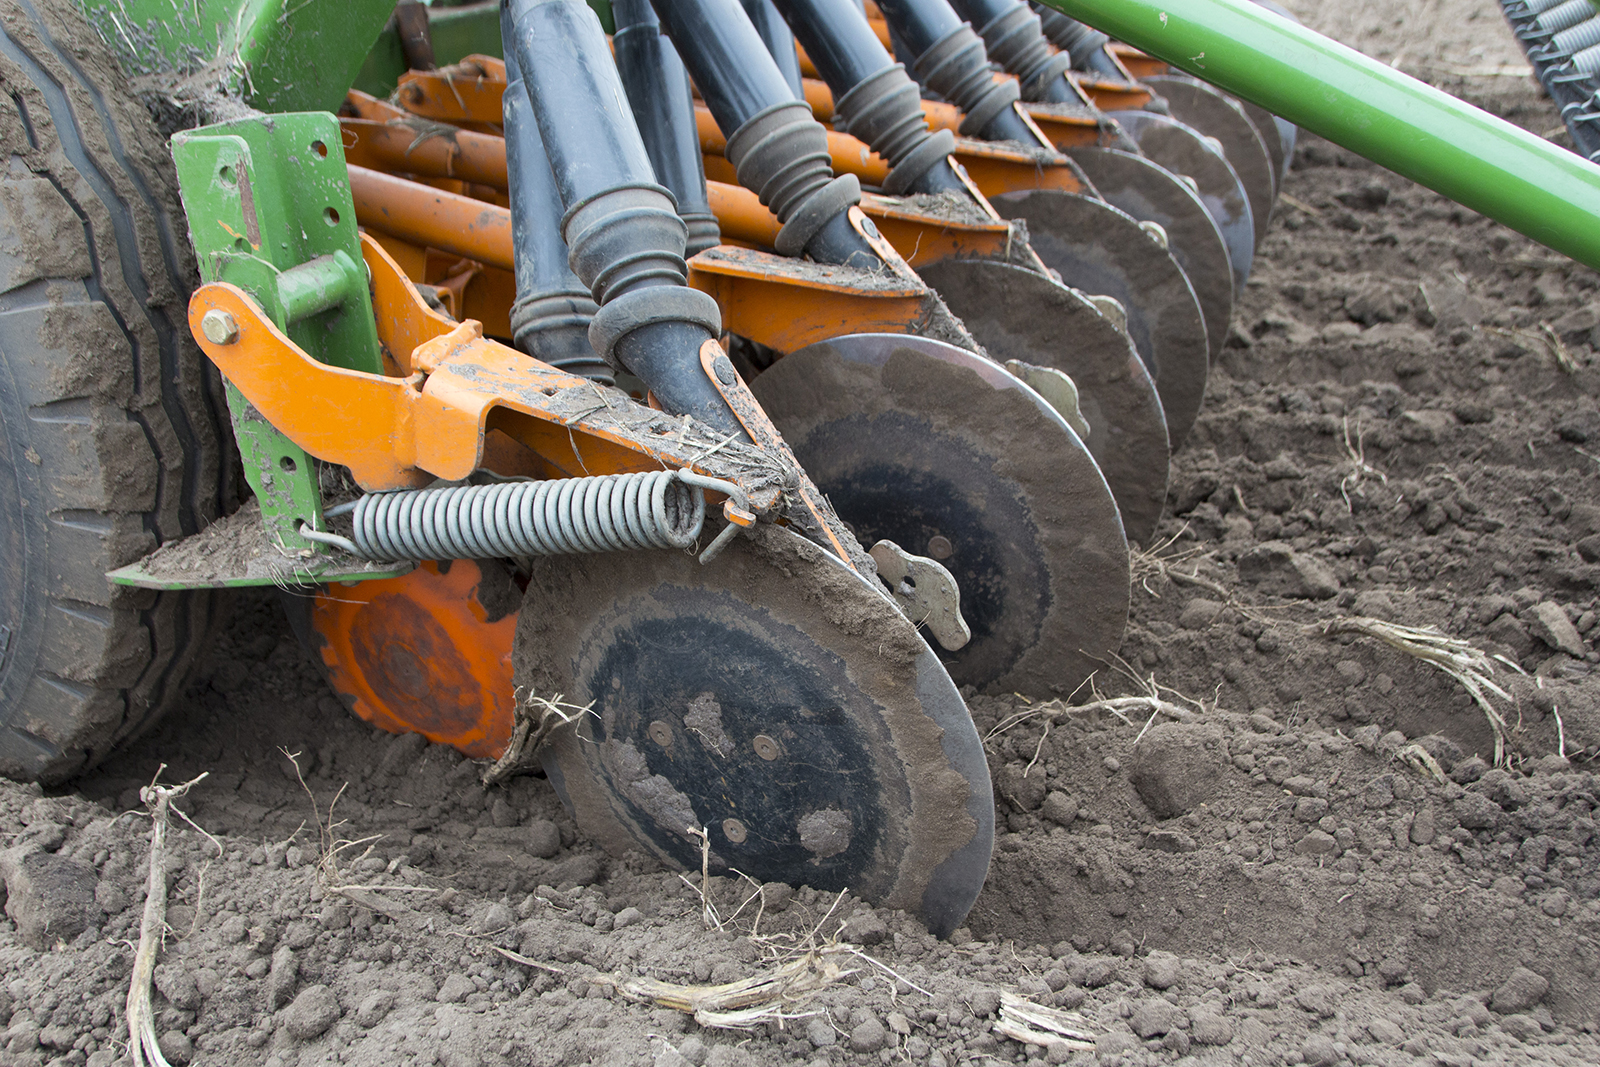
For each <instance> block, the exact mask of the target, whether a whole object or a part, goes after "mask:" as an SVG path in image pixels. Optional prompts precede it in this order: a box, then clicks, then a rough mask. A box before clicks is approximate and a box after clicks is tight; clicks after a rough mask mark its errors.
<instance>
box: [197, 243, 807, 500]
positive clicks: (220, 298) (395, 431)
mask: <svg viewBox="0 0 1600 1067" xmlns="http://www.w3.org/2000/svg"><path fill="white" fill-rule="evenodd" d="M362 253H363V256H364V258H365V259H366V263H367V267H368V269H369V270H370V271H371V273H372V285H373V305H374V307H376V308H378V309H380V310H379V314H378V316H377V325H378V337H379V341H380V343H381V344H382V345H383V347H384V350H385V354H386V356H388V357H389V359H390V360H391V361H392V365H393V366H394V367H395V369H396V371H397V375H396V376H384V375H377V374H365V373H362V372H360V371H352V370H345V369H344V368H341V367H334V366H331V365H329V364H326V363H320V362H318V361H317V360H315V359H312V358H311V357H310V356H309V355H307V354H306V353H305V352H304V351H303V350H302V349H300V348H299V347H297V346H296V345H295V344H294V342H292V341H290V340H289V338H288V337H286V336H285V335H284V334H283V333H282V332H281V331H280V330H279V329H278V328H277V327H276V326H275V325H274V324H273V323H272V321H271V320H270V319H268V318H267V317H266V316H265V315H264V314H263V313H262V311H261V309H260V307H259V306H258V305H257V304H256V303H255V302H254V301H253V300H251V299H250V298H249V297H248V296H247V295H246V294H245V293H244V292H243V291H242V290H240V289H238V288H236V287H234V286H232V285H228V284H226V283H213V284H210V285H203V286H201V287H200V288H199V289H198V290H196V292H195V294H194V297H193V298H192V299H191V300H190V302H189V326H190V329H191V331H192V332H193V333H194V334H195V336H196V338H197V339H198V340H199V343H200V345H201V347H202V348H203V349H204V350H205V353H206V355H207V356H209V357H210V358H211V360H212V361H213V362H215V363H216V364H217V366H218V368H220V369H221V370H222V372H223V374H225V375H226V376H227V377H228V380H229V381H230V382H232V383H233V384H234V385H236V386H237V387H238V388H239V390H240V391H241V392H242V393H243V394H244V395H245V397H246V398H247V399H248V400H249V401H250V403H251V404H252V405H254V406H255V407H256V408H257V409H258V410H260V412H261V413H262V415H263V416H265V417H266V418H267V420H268V421H270V422H271V423H272V424H273V425H274V426H276V427H277V428H278V429H280V430H282V431H283V433H284V434H285V435H286V436H288V437H289V439H290V440H292V441H294V442H295V444H297V445H299V446H300V447H301V448H304V449H305V450H306V451H307V452H309V453H310V454H312V455H314V456H316V457H318V458H319V459H322V460H325V461H327V462H330V463H336V464H342V465H344V466H347V467H349V468H350V471H351V474H352V476H353V477H354V478H355V480H356V481H357V483H358V484H360V485H361V487H362V488H363V489H367V490H383V489H403V488H414V487H417V486H420V485H425V484H427V483H428V482H430V481H431V480H432V479H433V478H435V477H437V478H444V479H446V480H448V481H459V480H461V479H463V478H465V477H467V475H469V474H471V473H472V472H473V471H475V470H477V469H479V468H480V467H488V468H490V469H493V470H496V471H498V472H499V473H502V474H530V475H538V476H543V477H576V476H580V475H586V474H614V473H622V472H628V471H651V470H662V469H667V468H681V467H688V468H690V469H699V470H702V473H709V474H715V476H718V477H721V476H722V475H721V474H720V473H717V472H713V471H710V470H707V469H703V468H698V467H696V466H695V464H694V462H693V460H692V456H691V455H690V446H688V445H685V444H682V443H680V442H678V440H677V436H676V435H675V434H674V432H673V430H672V429H663V430H661V431H660V432H659V433H658V432H656V431H655V430H652V429H650V428H649V424H648V420H645V421H641V420H638V419H633V420H629V419H628V418H625V417H620V416H623V415H626V414H627V412H625V411H620V410H619V409H615V408H613V406H612V402H611V401H610V400H609V399H608V398H607V397H606V396H605V395H604V394H603V393H601V392H600V391H598V390H597V389H596V387H595V386H594V385H593V383H591V382H590V381H589V380H588V379H586V378H580V377H577V376H575V375H571V374H566V373H564V372H562V371H559V370H557V369H555V368H554V367H551V366H549V365H548V364H545V363H541V362H539V361H538V360H535V359H531V358H530V357H528V356H525V355H523V354H522V353H520V352H517V351H516V350H514V349H511V348H508V347H506V346H504V345H501V344H498V343H497V342H494V341H491V340H488V339H486V338H484V337H483V336H482V327H481V326H480V324H479V323H478V322H476V321H473V320H468V321H465V322H459V323H458V322H452V321H450V320H449V319H447V318H445V317H444V316H442V315H440V314H439V313H438V312H436V311H434V310H432V309H431V308H429V307H428V305H427V304H426V303H425V302H424V301H423V299H422V297H421V295H420V294H419V293H418V292H417V290H416V287H415V286H414V285H413V284H412V283H411V280H410V279H409V278H407V277H406V275H405V273H404V272H403V271H402V270H401V269H400V266H399V264H398V263H396V262H395V261H394V259H393V258H391V257H390V256H389V255H388V253H387V252H385V251H384V250H383V248H382V246H381V245H380V244H379V243H378V242H377V241H376V240H375V239H374V238H372V237H371V236H370V235H363V237H362ZM213 310H216V311H222V312H226V313H227V314H228V315H230V316H232V318H233V321H234V323H235V324H236V328H237V336H236V339H235V340H234V341H232V342H230V343H228V344H218V343H216V342H214V341H211V340H209V339H208V338H206V337H205V335H204V333H203V332H202V331H201V330H200V321H201V319H202V318H203V317H204V316H205V314H206V313H207V312H209V311H213ZM601 412H606V415H601V414H600V413H601ZM675 428H676V427H675V426H674V428H673V429H675ZM750 497H751V500H752V502H753V503H754V504H755V506H756V507H757V508H758V509H760V510H765V509H766V508H768V507H770V506H771V505H772V503H773V502H774V501H775V499H776V497H775V495H774V493H773V491H771V490H761V489H754V488H753V489H752V490H751V492H750Z"/></svg>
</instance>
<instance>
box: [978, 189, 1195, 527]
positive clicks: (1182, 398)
mask: <svg viewBox="0 0 1600 1067" xmlns="http://www.w3.org/2000/svg"><path fill="white" fill-rule="evenodd" d="M992 202H993V204H994V206H995V210H996V211H998V212H1000V214H1001V215H1002V216H1004V217H1005V218H1008V219H1015V218H1020V219H1024V220H1026V221H1027V223H1028V244H1029V245H1031V246H1032V247H1033V250H1034V251H1035V252H1036V253H1038V255H1039V258H1040V259H1041V260H1043V261H1044V265H1045V266H1047V267H1049V268H1050V269H1052V270H1054V271H1056V272H1057V273H1058V274H1060V275H1061V280H1062V281H1063V282H1065V283H1066V284H1067V285H1070V286H1072V287H1073V288H1074V289H1078V290H1080V291H1082V292H1085V293H1103V294H1105V295H1106V296H1110V297H1115V298H1116V299H1117V300H1118V301H1119V302H1120V303H1121V304H1122V306H1123V307H1124V308H1125V309H1126V310H1127V315H1128V336H1129V337H1131V338H1132V339H1133V344H1134V347H1135V348H1137V349H1138V350H1139V355H1140V356H1142V357H1144V361H1145V366H1147V367H1148V368H1150V373H1151V374H1153V375H1154V376H1155V379H1156V389H1157V390H1158V391H1159V392H1160V394H1161V407H1162V409H1163V410H1164V411H1165V412H1166V416H1167V438H1168V443H1169V445H1170V446H1171V449H1172V451H1174V452H1176V451H1177V450H1178V448H1179V447H1181V446H1182V444H1183V441H1184V439H1185V438H1186V437H1187V436H1188V435H1189V428H1190V427H1191V426H1192V425H1194V420H1195V416H1197V415H1198V414H1199V412H1200V403H1201V401H1202V399H1203V398H1204V397H1205V391H1206V375H1207V373H1208V371H1209V368H1210V366H1211V364H1210V358H1209V355H1208V347H1209V343H1208V341H1207V339H1206V320H1205V316H1204V315H1202V314H1201V312H1200V301H1199V299H1198V298H1197V297H1196V296H1195V294H1194V288H1193V287H1192V286H1191V285H1190V284H1189V278H1188V276H1187V275H1185V274H1184V273H1183V268H1182V267H1180V266H1178V261H1177V260H1176V259H1174V258H1173V257H1172V253H1171V252H1170V251H1168V250H1167V249H1166V248H1164V247H1162V245H1161V243H1160V242H1159V241H1158V240H1156V238H1155V237H1154V236H1153V235H1151V234H1150V233H1148V232H1146V231H1145V230H1144V229H1143V228H1142V227H1141V226H1140V225H1139V222H1138V220H1137V219H1135V218H1134V217H1133V216H1131V215H1129V214H1127V213H1125V212H1122V211H1119V210H1117V209H1116V208H1114V207H1112V206H1111V205H1110V204H1108V203H1106V202H1105V201H1103V200H1096V199H1094V198H1092V197H1087V196H1080V195H1078V194H1076V193H1063V192H1058V191H1056V190H1054V189H1039V190H1035V191H1031V192H1025V193H1006V194H1004V195H1003V196H998V197H994V198H993V199H992ZM956 314H957V315H961V317H962V318H967V317H968V316H966V315H963V314H962V313H961V312H960V311H957V312H956ZM968 326H969V328H970V326H971V323H970V322H969V323H968ZM979 340H980V341H981V340H982V338H979ZM990 354H991V355H992V354H993V353H992V352H991V353H990ZM1069 373H1070V372H1069ZM1089 451H1091V452H1094V451H1095V449H1094V444H1093V442H1092V441H1091V443H1090V447H1089ZM1095 458H1096V459H1098V458H1099V454H1098V453H1096V455H1095ZM1101 469H1102V470H1103V469H1104V465H1103V464H1102V467H1101ZM1107 480H1108V481H1109V480H1110V475H1107ZM1115 489H1116V486H1115V485H1113V486H1112V490H1113V491H1115ZM1117 501H1118V502H1119V503H1120V502H1121V501H1122V497H1121V496H1118V497H1117ZM1122 518H1123V522H1124V523H1126V524H1127V526H1128V528H1129V530H1128V536H1129V537H1130V538H1132V539H1134V540H1137V541H1141V542H1142V541H1144V540H1145V535H1144V534H1143V533H1137V534H1136V533H1135V532H1134V526H1135V524H1134V523H1133V521H1132V520H1130V518H1129V516H1128V514H1127V510H1126V509H1124V511H1123V516H1122Z"/></svg>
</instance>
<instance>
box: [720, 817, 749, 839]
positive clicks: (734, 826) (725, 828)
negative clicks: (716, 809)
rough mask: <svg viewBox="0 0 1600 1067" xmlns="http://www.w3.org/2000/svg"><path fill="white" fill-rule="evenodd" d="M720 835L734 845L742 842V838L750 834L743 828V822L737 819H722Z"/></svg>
mask: <svg viewBox="0 0 1600 1067" xmlns="http://www.w3.org/2000/svg"><path fill="white" fill-rule="evenodd" d="M722 835H723V836H724V837H726V838H727V839H728V840H729V841H732V842H733V843H734V844H736V845H742V844H744V839H745V838H747V837H749V836H750V831H748V830H746V829H745V828H744V823H742V822H740V821H739V820H738V819H723V820H722Z"/></svg>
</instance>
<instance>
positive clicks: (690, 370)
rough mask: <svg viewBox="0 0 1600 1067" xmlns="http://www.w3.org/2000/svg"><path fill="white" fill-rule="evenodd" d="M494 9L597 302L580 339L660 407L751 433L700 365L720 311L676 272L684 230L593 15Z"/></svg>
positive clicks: (535, 3)
mask: <svg viewBox="0 0 1600 1067" xmlns="http://www.w3.org/2000/svg"><path fill="white" fill-rule="evenodd" d="M502 12H503V15H502V26H503V27H504V28H505V29H506V30H508V31H509V32H506V33H505V34H504V41H505V46H506V51H507V53H508V54H510V55H514V56H515V61H516V63H517V66H518V67H519V68H520V70H521V73H522V80H523V84H524V85H525V86H526V89H527V97H528V99H529V102H530V103H531V104H532V109H533V115H534V119H535V120H536V122H537V125H538V130H539V134H540V137H541V138H542V140H543V142H544V149H545V152H546V154H547V155H548V157H549V160H550V171H551V173H552V174H553V175H554V177H555V184H556V189H557V190H558V191H559V193H560V196H561V202H562V205H563V207H564V208H565V214H564V215H563V216H562V220H561V234H562V237H563V238H564V239H565V240H566V243H567V248H568V257H567V261H568V263H569V265H570V266H571V268H572V270H573V272H574V273H575V274H576V275H577V276H578V277H579V279H581V280H582V282H583V284H584V285H586V286H588V287H589V291H590V293H591V295H593V297H594V300H595V303H597V304H598V305H599V306H600V308H599V311H597V312H596V313H595V316H594V319H593V321H592V322H590V324H589V343H590V344H591V345H592V346H593V347H594V350H595V351H596V352H598V353H599V354H600V355H601V356H602V357H604V358H605V360H606V362H608V363H610V364H612V365H613V366H618V367H620V368H622V369H625V370H628V371H631V372H633V373H634V374H636V375H638V376H639V377H640V378H641V379H643V380H644V382H645V384H646V385H648V386H649V387H650V391H651V393H652V394H654V395H655V397H656V400H657V401H658V402H659V403H660V404H661V406H662V408H663V409H665V410H666V411H668V412H670V413H672V414H679V415H682V414H687V415H693V416H694V417H695V418H697V419H699V420H701V421H702V422H704V423H706V424H707V425H709V426H711V427H713V428H715V429H717V430H719V431H721V432H723V433H730V434H734V435H735V436H736V437H738V438H741V439H746V440H748V436H747V435H746V434H745V433H744V429H743V427H742V426H741V424H740V423H739V420H738V418H737V417H736V416H735V415H734V413H733V411H732V410H731V409H729V407H728V405H727V403H726V402H724V400H723V399H722V394H721V393H720V392H718V391H717V389H716V387H715V386H714V385H713V384H712V381H711V379H710V378H708V377H707V376H706V373H705V371H704V370H703V369H702V367H701V365H700V348H701V347H702V346H703V345H704V344H705V342H707V341H709V340H711V339H712V338H714V337H716V336H717V335H718V334H720V333H721V331H722V316H721V312H720V310H719V309H718V308H717V304H716V301H714V300H712V299H711V298H710V297H709V296H706V295H705V294H704V293H701V292H698V291H696V290H694V289H690V288H689V287H688V286H687V285H686V284H685V279H686V276H687V273H688V272H687V267H686V266H685V264H684V256H683V254H684V246H685V241H686V235H687V230H686V227H685V226H684V223H683V220H682V219H680V218H679V217H678V214H677V205H676V204H675V203H674V201H673V197H672V194H671V193H670V192H668V191H667V190H666V189H664V188H663V187H662V186H660V185H659V184H657V183H656V179H655V168H654V167H653V166H652V165H651V163H650V157H649V155H648V154H647V153H646V152H645V148H644V141H643V139H642V138H641V137H640V136H639V130H638V127H637V126H636V125H635V124H634V120H633V113H632V110H631V109H630V108H629V107H628V105H627V104H626V103H625V102H624V96H623V90H622V81H621V78H620V77H619V76H618V74H617V67H616V64H615V63H614V62H613V61H612V58H611V52H610V49H609V48H608V47H607V45H606V39H605V34H604V32H603V31H602V30H601V28H600V22H599V19H598V18H596V16H595V14H594V12H593V11H592V10H591V9H590V8H589V6H588V5H587V4H585V3H583V2H582V0H502ZM508 132H509V131H508Z"/></svg>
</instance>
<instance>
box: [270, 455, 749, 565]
mask: <svg viewBox="0 0 1600 1067" xmlns="http://www.w3.org/2000/svg"><path fill="white" fill-rule="evenodd" d="M705 489H712V490H715V491H717V492H721V493H726V494H727V495H728V498H729V504H730V505H731V506H728V507H725V508H724V509H723V510H724V513H725V514H726V515H728V517H729V518H730V520H731V521H730V522H729V524H728V527H727V528H726V529H725V530H723V531H722V533H720V534H719V535H718V536H717V538H716V540H714V541H713V542H712V543H711V545H710V546H709V547H707V548H706V550H705V551H704V552H702V553H701V555H700V562H702V563H707V562H709V561H710V560H712V559H713V558H715V557H716V555H717V554H718V553H719V552H721V551H722V549H723V547H724V546H725V545H726V544H727V543H728V541H729V540H730V539H731V538H732V537H733V535H734V534H736V533H738V531H739V528H740V527H741V526H747V525H749V524H750V522H753V521H754V520H755V516H754V514H752V513H751V512H750V510H749V501H748V499H747V498H746V497H745V495H744V493H743V492H742V491H741V490H740V489H739V487H738V486H737V485H735V484H734V483H732V482H728V481H723V480H722V479H719V478H707V477H704V476H702V475H698V474H695V473H693V472H692V471H651V472H648V473H639V474H605V475H599V476H596V477H590V478H557V479H546V480H539V481H508V482H499V483H496V484H493V485H462V486H451V487H448V488H442V489H420V490H408V491H403V492H394V493H369V494H367V495H366V496H362V497H358V498H357V499H356V500H353V501H351V502H350V503H348V504H341V505H339V506H338V507H335V508H330V509H329V510H328V512H327V515H328V516H329V517H334V516H337V515H341V514H349V515H350V517H351V521H352V523H353V524H354V527H355V532H354V534H353V536H352V537H348V538H347V537H341V536H339V535H338V534H331V533H324V532H322V531H318V530H312V529H309V528H307V527H305V526H301V528H300V533H301V534H302V535H303V536H304V537H305V538H306V539H308V540H311V541H317V542H319V543H321V544H327V545H332V546H334V547H336V548H340V549H343V550H344V551H346V552H349V553H351V554H352V555H355V556H360V557H362V558H363V559H371V560H423V559H494V558H504V557H519V556H556V555H568V554H575V553H583V552H616V551H625V550H636V549H651V548H655V549H668V548H678V549H683V548H688V547H690V546H691V545H693V544H694V543H695V541H696V539H698V538H699V536H700V531H701V529H702V527H703V526H704V524H705V516H706V500H705V494H704V492H703V491H702V490H705ZM745 519H748V520H749V521H743V520H745Z"/></svg>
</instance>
